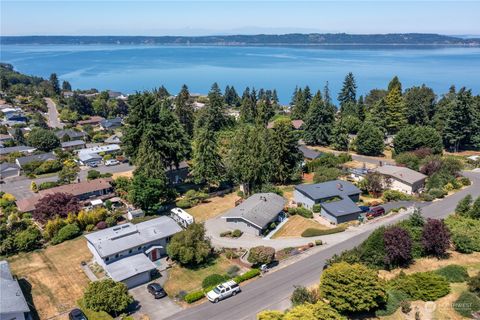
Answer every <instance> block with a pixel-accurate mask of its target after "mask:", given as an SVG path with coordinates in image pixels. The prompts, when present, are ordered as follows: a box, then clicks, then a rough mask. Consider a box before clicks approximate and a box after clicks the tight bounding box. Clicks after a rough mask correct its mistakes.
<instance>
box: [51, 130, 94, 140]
mask: <svg viewBox="0 0 480 320" xmlns="http://www.w3.org/2000/svg"><path fill="white" fill-rule="evenodd" d="M55 135H56V136H57V138H58V139H60V140H64V138H65V137H66V136H68V137H69V139H70V140H81V139H84V138H85V136H86V135H87V134H86V133H85V132H83V131H76V130H72V129H65V130H58V131H56V132H55Z"/></svg>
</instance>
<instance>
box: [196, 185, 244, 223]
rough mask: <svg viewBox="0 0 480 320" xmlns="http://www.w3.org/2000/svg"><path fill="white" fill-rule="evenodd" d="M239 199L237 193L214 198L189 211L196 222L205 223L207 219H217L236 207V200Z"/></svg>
mask: <svg viewBox="0 0 480 320" xmlns="http://www.w3.org/2000/svg"><path fill="white" fill-rule="evenodd" d="M238 198H239V197H238V196H237V194H236V193H235V192H232V193H229V194H226V195H224V196H223V197H213V198H210V199H208V200H207V201H206V202H204V203H200V204H199V205H196V206H195V207H193V208H190V209H187V212H188V213H190V214H191V215H192V216H193V217H194V218H195V221H196V222H204V221H205V220H207V219H210V218H215V217H217V216H219V215H221V214H222V213H225V212H226V211H227V210H229V209H231V208H233V207H235V200H237V199H238Z"/></svg>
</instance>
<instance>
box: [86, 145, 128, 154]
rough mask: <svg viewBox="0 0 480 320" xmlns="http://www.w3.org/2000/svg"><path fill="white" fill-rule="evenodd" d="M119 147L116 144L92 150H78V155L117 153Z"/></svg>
mask: <svg viewBox="0 0 480 320" xmlns="http://www.w3.org/2000/svg"><path fill="white" fill-rule="evenodd" d="M119 150H120V146H119V145H118V144H107V145H105V146H98V147H92V148H85V149H80V150H78V151H77V152H78V154H79V155H80V154H92V153H100V152H113V151H119Z"/></svg>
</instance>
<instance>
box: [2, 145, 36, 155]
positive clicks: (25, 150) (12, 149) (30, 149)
mask: <svg viewBox="0 0 480 320" xmlns="http://www.w3.org/2000/svg"><path fill="white" fill-rule="evenodd" d="M35 150H37V149H36V148H34V147H27V146H15V147H7V148H0V156H6V155H9V154H10V153H14V152H20V153H23V154H27V153H32V152H33V151H35Z"/></svg>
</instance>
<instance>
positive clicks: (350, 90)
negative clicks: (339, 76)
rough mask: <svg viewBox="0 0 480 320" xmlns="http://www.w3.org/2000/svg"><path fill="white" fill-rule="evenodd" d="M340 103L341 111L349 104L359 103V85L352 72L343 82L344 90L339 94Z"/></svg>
mask: <svg viewBox="0 0 480 320" xmlns="http://www.w3.org/2000/svg"><path fill="white" fill-rule="evenodd" d="M338 102H339V103H340V110H342V109H343V108H344V107H345V105H347V104H352V105H355V104H356V103H357V84H356V83H355V77H354V76H353V73H351V72H349V73H348V74H347V75H346V76H345V80H343V87H342V90H341V91H340V93H339V94H338Z"/></svg>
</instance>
